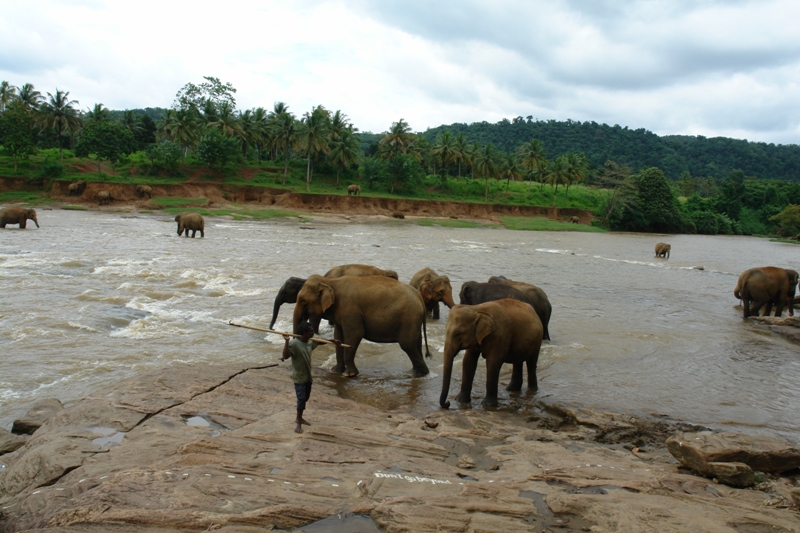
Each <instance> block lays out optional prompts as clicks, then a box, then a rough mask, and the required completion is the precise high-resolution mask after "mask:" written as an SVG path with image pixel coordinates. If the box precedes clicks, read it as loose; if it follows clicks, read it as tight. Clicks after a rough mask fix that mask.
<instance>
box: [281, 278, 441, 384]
mask: <svg viewBox="0 0 800 533" xmlns="http://www.w3.org/2000/svg"><path fill="white" fill-rule="evenodd" d="M322 318H325V319H328V320H332V321H333V322H334V323H335V326H334V338H335V339H339V340H340V341H342V342H343V343H345V344H349V345H350V346H352V348H343V347H341V346H337V347H336V366H334V367H333V371H334V372H338V373H343V374H344V375H345V376H346V377H355V376H357V375H358V368H356V363H355V358H356V351H357V350H358V346H359V344H361V340H362V339H367V340H368V341H372V342H379V343H391V342H396V343H398V344H400V348H401V349H402V350H403V351H404V352H405V353H406V354H407V355H408V358H409V359H410V360H411V364H412V365H413V366H414V375H415V376H424V375H426V374H428V372H429V370H428V365H427V364H425V359H424V357H423V355H422V338H423V335H425V352H426V354H425V355H427V356H428V357H430V352H429V350H428V339H427V331H426V330H425V304H424V303H423V301H422V296H421V295H420V294H419V291H417V290H416V289H415V288H413V287H411V286H410V285H407V284H405V283H400V282H399V281H397V280H395V279H392V278H389V277H387V276H343V277H340V278H327V277H323V276H317V275H314V276H311V277H309V278H308V280H306V282H305V284H304V285H303V288H302V289H300V292H299V294H298V295H297V304H296V305H295V307H294V317H293V325H294V332H295V333H298V328H299V326H300V323H301V322H303V321H306V320H308V321H309V322H312V321H313V320H316V321H317V322H319V320H320V319H322ZM312 323H313V322H312Z"/></svg>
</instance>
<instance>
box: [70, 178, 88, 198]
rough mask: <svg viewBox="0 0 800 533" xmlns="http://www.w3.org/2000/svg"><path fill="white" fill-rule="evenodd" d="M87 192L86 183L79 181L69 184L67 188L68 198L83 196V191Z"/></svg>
mask: <svg viewBox="0 0 800 533" xmlns="http://www.w3.org/2000/svg"><path fill="white" fill-rule="evenodd" d="M84 190H86V182H85V181H83V180H78V181H75V182H72V183H70V184H69V187H67V196H81V195H83V191H84Z"/></svg>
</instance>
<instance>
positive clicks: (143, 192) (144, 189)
mask: <svg viewBox="0 0 800 533" xmlns="http://www.w3.org/2000/svg"><path fill="white" fill-rule="evenodd" d="M136 194H138V195H139V198H144V197H145V196H147V197H148V198H152V197H153V188H152V187H151V186H149V185H142V184H139V185H137V186H136Z"/></svg>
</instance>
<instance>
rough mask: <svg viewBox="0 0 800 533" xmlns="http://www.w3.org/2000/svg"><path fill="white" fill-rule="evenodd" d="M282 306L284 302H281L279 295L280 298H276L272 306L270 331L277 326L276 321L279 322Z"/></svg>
mask: <svg viewBox="0 0 800 533" xmlns="http://www.w3.org/2000/svg"><path fill="white" fill-rule="evenodd" d="M282 304H283V301H281V298H280V295H278V297H277V298H275V303H274V304H273V306H272V321H271V322H270V323H269V329H272V327H273V326H274V325H275V321H276V320H278V311H280V309H281V305H282Z"/></svg>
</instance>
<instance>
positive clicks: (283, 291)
mask: <svg viewBox="0 0 800 533" xmlns="http://www.w3.org/2000/svg"><path fill="white" fill-rule="evenodd" d="M305 282H306V280H305V279H304V278H295V277H291V278H289V279H287V280H286V281H284V282H283V285H281V288H280V289H278V295H277V296H276V297H275V303H274V304H272V322H270V323H269V329H272V327H273V326H274V325H275V321H276V320H278V311H280V310H281V306H282V305H283V304H293V303H295V302H297V294H298V293H299V292H300V289H302V288H303V284H304V283H305ZM312 325H314V324H313V323H312ZM314 331H319V324H316V325H315V328H314Z"/></svg>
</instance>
